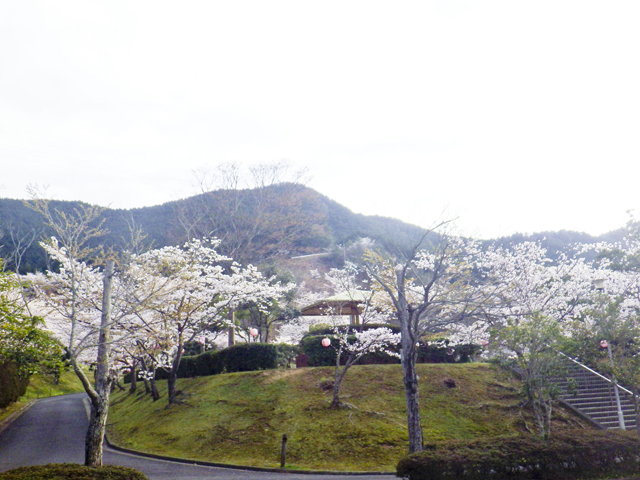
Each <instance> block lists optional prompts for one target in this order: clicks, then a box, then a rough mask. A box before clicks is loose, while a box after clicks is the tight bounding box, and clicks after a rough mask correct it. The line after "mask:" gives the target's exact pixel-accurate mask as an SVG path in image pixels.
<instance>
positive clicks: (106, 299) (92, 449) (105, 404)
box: [84, 260, 114, 467]
mask: <svg viewBox="0 0 640 480" xmlns="http://www.w3.org/2000/svg"><path fill="white" fill-rule="evenodd" d="M113 269H114V262H113V260H108V261H107V264H106V268H105V271H104V277H103V290H102V315H101V317H100V332H99V334H98V357H97V364H96V373H95V390H93V391H92V392H88V393H89V397H90V400H91V413H90V415H89V428H88V430H87V436H86V440H85V457H84V463H85V465H87V466H89V467H99V466H101V465H102V444H103V442H104V433H105V428H106V424H107V414H108V413H109V394H110V392H111V384H112V381H113V379H112V378H111V376H110V372H109V366H110V365H109V350H110V345H109V342H110V338H109V337H110V335H109V333H110V332H109V330H110V327H111V280H112V278H113Z"/></svg>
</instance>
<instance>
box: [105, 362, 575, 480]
mask: <svg viewBox="0 0 640 480" xmlns="http://www.w3.org/2000/svg"><path fill="white" fill-rule="evenodd" d="M418 371H419V375H420V382H421V383H420V395H421V414H422V424H423V429H424V436H425V442H432V441H439V440H449V439H459V440H467V439H469V440H470V439H475V438H481V437H486V436H500V435H516V434H521V433H523V432H526V431H527V428H528V425H532V424H533V422H532V421H531V419H530V418H528V417H527V415H522V413H521V411H520V409H519V408H518V403H519V400H520V398H519V395H518V393H517V388H516V386H515V383H516V381H515V380H514V379H513V378H511V377H510V376H508V375H505V374H504V373H502V372H500V371H498V370H496V369H495V368H494V367H492V366H489V365H487V364H479V363H475V364H463V365H451V364H424V365H418ZM331 375H332V369H331V368H303V369H295V370H270V371H260V372H245V373H234V374H226V375H217V376H211V377H200V378H194V379H181V380H179V381H178V388H179V389H180V390H182V392H183V394H182V397H181V398H182V401H183V403H182V404H180V405H173V406H171V407H167V397H166V385H165V383H164V382H159V383H160V385H159V386H160V392H161V394H162V398H161V399H160V400H159V401H157V402H153V401H152V400H151V398H150V397H149V396H147V395H144V394H142V392H138V393H136V394H133V395H130V394H128V393H127V392H120V393H116V394H114V395H113V397H112V407H111V410H110V416H109V427H108V430H109V435H110V440H111V441H112V442H113V443H114V444H116V445H119V446H122V447H125V448H130V449H133V450H139V451H144V452H149V453H155V454H160V455H168V456H173V457H180V458H185V459H192V460H201V461H210V462H217V463H229V464H237V465H247V466H255V467H279V466H280V465H279V460H280V448H281V439H282V436H283V434H286V435H287V437H288V445H287V467H288V468H292V469H312V470H340V471H394V470H395V466H396V464H397V462H398V460H399V459H400V458H401V457H403V456H404V455H405V454H406V452H407V449H408V435H407V428H406V409H405V398H404V388H403V383H402V371H401V368H400V366H399V365H363V366H355V367H353V368H352V369H351V370H350V371H349V373H348V374H347V377H346V378H345V380H344V382H343V386H342V389H341V392H342V399H343V401H344V402H345V403H347V404H349V405H350V407H347V408H342V409H337V410H336V409H330V408H329V403H330V400H331V392H330V391H326V390H323V389H322V388H321V385H322V384H323V382H324V381H326V380H328V379H330V378H331ZM445 379H453V381H454V382H455V387H454V388H450V387H448V386H447V385H446V382H444V380H445ZM448 383H449V384H450V382H448ZM559 413H560V416H559V417H558V419H557V420H556V423H557V425H558V427H559V428H562V426H563V425H565V424H567V425H571V426H573V427H575V426H576V423H577V422H578V421H577V420H575V419H574V418H573V417H572V416H571V415H570V414H567V413H563V412H559Z"/></svg>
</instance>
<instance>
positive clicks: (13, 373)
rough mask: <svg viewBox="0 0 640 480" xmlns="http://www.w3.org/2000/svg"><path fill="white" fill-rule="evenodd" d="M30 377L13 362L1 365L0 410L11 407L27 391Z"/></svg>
mask: <svg viewBox="0 0 640 480" xmlns="http://www.w3.org/2000/svg"><path fill="white" fill-rule="evenodd" d="M28 386H29V377H26V376H24V375H21V374H20V370H19V368H18V366H17V365H16V364H15V363H13V362H4V363H0V408H4V407H7V406H9V405H10V404H11V403H13V402H15V401H16V400H18V399H19V398H20V397H21V396H22V395H24V394H25V392H26V391H27V387H28Z"/></svg>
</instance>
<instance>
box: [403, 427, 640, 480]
mask: <svg viewBox="0 0 640 480" xmlns="http://www.w3.org/2000/svg"><path fill="white" fill-rule="evenodd" d="M639 449H640V438H638V436H637V434H635V433H632V432H616V431H594V430H577V431H573V432H565V433H563V434H562V435H558V436H556V437H552V438H551V439H549V440H548V441H546V442H545V441H542V440H539V439H537V438H536V437H533V436H520V437H508V438H505V437H495V438H486V439H479V440H474V441H469V442H459V441H455V442H454V441H451V442H442V443H433V444H428V445H425V450H424V451H422V452H419V453H414V454H411V455H409V456H408V457H406V458H404V459H402V460H400V462H399V463H398V466H397V476H399V477H403V478H409V479H410V480H444V479H451V480H453V479H455V480H494V479H495V480H502V479H510V480H528V479H540V480H544V479H559V478H561V479H563V480H572V479H597V478H603V477H609V476H616V475H617V476H625V475H627V476H628V475H637V474H638V473H639V472H640V463H639V462H640V459H639V458H638V451H639Z"/></svg>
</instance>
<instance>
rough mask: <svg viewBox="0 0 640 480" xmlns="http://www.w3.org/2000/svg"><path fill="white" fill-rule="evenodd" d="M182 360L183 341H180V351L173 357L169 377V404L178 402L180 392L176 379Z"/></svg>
mask: <svg viewBox="0 0 640 480" xmlns="http://www.w3.org/2000/svg"><path fill="white" fill-rule="evenodd" d="M180 360H182V342H179V343H178V353H176V357H175V358H174V359H173V364H172V365H171V370H170V371H169V378H168V379H167V390H168V397H169V405H171V404H173V403H178V392H177V390H176V380H177V379H178V369H179V368H180Z"/></svg>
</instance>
